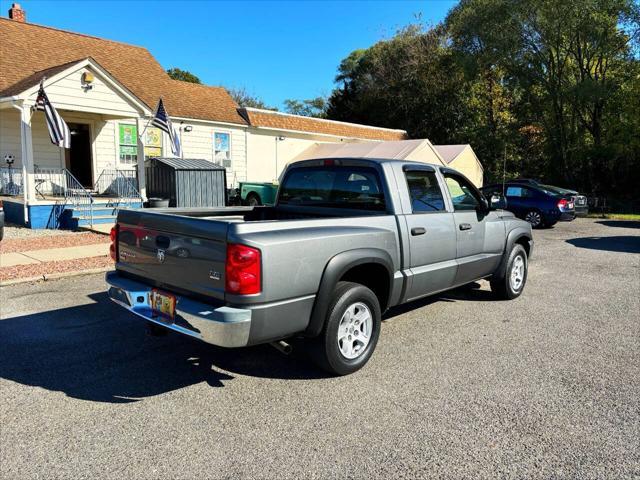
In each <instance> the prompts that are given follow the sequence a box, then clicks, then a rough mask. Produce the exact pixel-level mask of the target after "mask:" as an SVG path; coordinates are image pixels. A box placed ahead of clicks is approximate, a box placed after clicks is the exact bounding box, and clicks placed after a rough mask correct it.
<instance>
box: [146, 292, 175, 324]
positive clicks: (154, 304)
mask: <svg viewBox="0 0 640 480" xmlns="http://www.w3.org/2000/svg"><path fill="white" fill-rule="evenodd" d="M149 303H150V304H151V312H152V313H153V315H154V317H157V316H159V317H162V319H164V320H167V321H171V322H172V321H173V319H174V318H175V316H176V296H175V295H172V294H170V293H167V292H161V291H160V290H156V289H153V290H151V293H150V295H149Z"/></svg>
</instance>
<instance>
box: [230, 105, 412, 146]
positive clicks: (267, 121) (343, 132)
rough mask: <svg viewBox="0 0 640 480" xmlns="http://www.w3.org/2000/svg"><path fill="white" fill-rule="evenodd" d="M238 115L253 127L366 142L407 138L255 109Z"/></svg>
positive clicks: (402, 134) (396, 132) (399, 133)
mask: <svg viewBox="0 0 640 480" xmlns="http://www.w3.org/2000/svg"><path fill="white" fill-rule="evenodd" d="M240 113H241V114H242V116H243V117H244V118H245V119H246V120H247V121H248V122H249V124H250V125H252V126H254V127H262V128H274V129H278V130H293V131H299V132H310V133H321V134H327V135H335V136H338V137H347V138H361V139H367V140H405V139H406V138H407V132H405V131H404V130H392V129H390V128H380V127H370V126H367V125H359V124H356V123H346V122H338V121H335V120H325V119H321V118H312V117H303V116H300V115H290V114H287V113H280V112H273V111H270V110H261V109H256V108H241V109H240Z"/></svg>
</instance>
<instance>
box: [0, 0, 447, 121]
mask: <svg viewBox="0 0 640 480" xmlns="http://www.w3.org/2000/svg"><path fill="white" fill-rule="evenodd" d="M19 2H20V4H21V5H22V8H23V9H24V10H25V11H26V13H27V21H28V22H31V23H37V24H41V25H48V26H52V27H56V28H61V29H64V30H71V31H73V32H78V33H86V34H89V35H94V36H97V37H102V38H106V39H110V40H117V41H121V42H125V43H130V44H134V45H140V46H144V47H146V48H147V49H148V50H149V51H150V52H151V54H152V55H153V56H154V57H155V58H156V59H157V60H158V61H159V62H160V64H161V65H162V66H163V67H164V68H171V67H178V68H181V69H183V70H188V71H190V72H192V73H194V74H195V75H197V76H198V77H200V79H201V80H202V82H203V83H206V84H209V85H224V86H226V87H232V88H240V87H244V88H246V90H247V91H248V92H249V93H250V94H253V95H256V96H258V97H259V98H261V99H262V100H264V101H265V102H266V103H267V104H268V105H272V106H275V107H278V108H282V105H283V101H284V100H285V99H288V98H294V99H305V98H313V97H316V96H319V95H329V94H330V93H331V90H332V89H333V87H334V83H333V80H334V78H335V75H336V71H337V67H338V65H339V64H340V61H341V60H342V59H343V58H345V57H346V56H347V55H348V54H349V53H350V52H352V51H353V50H356V49H358V48H366V47H368V46H370V45H372V44H374V43H375V42H377V41H379V40H382V39H385V38H389V37H391V36H393V34H394V32H396V31H397V30H398V29H399V28H401V27H403V26H405V25H407V24H410V23H413V22H415V21H416V16H417V15H421V19H422V21H423V22H424V23H426V24H428V25H430V24H436V23H438V22H439V21H441V20H443V19H444V17H445V16H446V14H447V12H448V10H449V9H450V8H451V7H452V6H454V5H455V4H456V3H457V2H455V1H444V0H441V1H436V0H424V1H419V2H417V1H390V2H383V1H379V2H369V1H353V2H342V1H341V2H338V1H324V2H312V1H298V2H295V1H283V2H269V1H259V2H222V1H219V2H218V1H205V0H199V1H188V0H183V1H173V0H172V1H169V0H147V1H132V0H115V1H107V0H102V1H98V0H82V1H75V0H74V1H67V0H19ZM10 5H11V2H8V1H6V0H0V12H1V13H2V14H3V15H6V12H7V10H8V9H9V7H10Z"/></svg>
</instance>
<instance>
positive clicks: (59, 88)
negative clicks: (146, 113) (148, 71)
mask: <svg viewBox="0 0 640 480" xmlns="http://www.w3.org/2000/svg"><path fill="white" fill-rule="evenodd" d="M85 71H90V72H91V73H93V74H94V77H95V80H94V82H93V83H92V88H91V89H90V90H87V89H85V88H83V86H82V74H83V73H84V72H85ZM46 91H47V96H48V97H49V100H50V101H51V103H53V104H54V105H55V107H56V109H58V110H61V109H63V110H72V111H78V112H95V111H96V110H99V111H103V112H105V113H109V114H113V115H127V116H132V117H133V116H135V115H136V114H137V112H136V110H135V109H134V108H133V107H132V106H131V105H130V104H129V102H128V101H127V100H126V99H125V97H123V96H122V95H120V94H119V93H118V92H116V91H114V90H113V89H112V88H111V87H110V86H109V85H107V84H105V83H104V80H103V78H102V77H101V75H99V74H98V73H96V72H95V71H94V70H93V69H91V68H82V69H79V70H77V71H75V72H73V73H70V74H69V75H67V76H66V77H64V78H62V79H60V80H58V81H57V82H55V83H53V84H51V85H48V86H47V87H46ZM36 96H37V92H36V93H33V94H32V95H31V97H30V100H32V101H35V99H36Z"/></svg>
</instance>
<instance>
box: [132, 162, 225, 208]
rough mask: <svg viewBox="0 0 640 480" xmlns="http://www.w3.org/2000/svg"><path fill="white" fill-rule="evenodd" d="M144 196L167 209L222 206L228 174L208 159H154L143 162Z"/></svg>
mask: <svg viewBox="0 0 640 480" xmlns="http://www.w3.org/2000/svg"><path fill="white" fill-rule="evenodd" d="M144 171H145V176H146V179H145V180H146V185H147V196H148V197H149V198H153V197H156V198H165V199H169V206H170V207H224V206H225V205H226V197H227V172H226V170H225V169H224V167H222V166H220V165H218V164H216V163H213V162H210V161H208V160H202V159H193V158H169V157H153V158H149V159H147V160H145V161H144Z"/></svg>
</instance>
